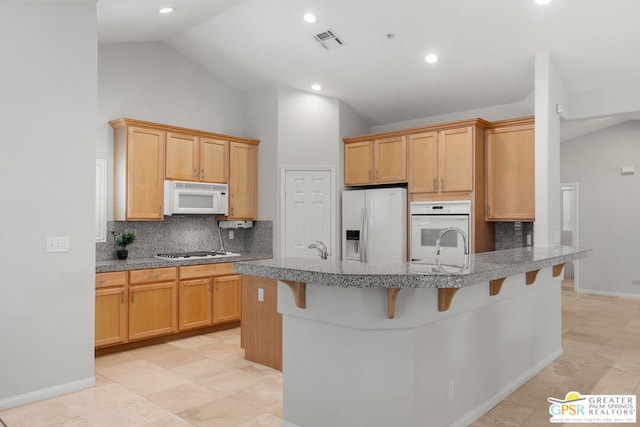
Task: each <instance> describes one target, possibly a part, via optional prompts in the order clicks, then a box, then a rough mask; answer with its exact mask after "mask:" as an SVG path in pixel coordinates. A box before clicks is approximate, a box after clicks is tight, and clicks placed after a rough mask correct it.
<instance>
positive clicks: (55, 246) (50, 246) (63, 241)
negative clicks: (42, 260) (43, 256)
mask: <svg viewBox="0 0 640 427" xmlns="http://www.w3.org/2000/svg"><path fill="white" fill-rule="evenodd" d="M47 252H69V238H68V237H47Z"/></svg>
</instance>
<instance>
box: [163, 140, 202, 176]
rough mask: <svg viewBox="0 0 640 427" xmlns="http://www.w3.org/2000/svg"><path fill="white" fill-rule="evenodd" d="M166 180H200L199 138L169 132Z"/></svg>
mask: <svg viewBox="0 0 640 427" xmlns="http://www.w3.org/2000/svg"><path fill="white" fill-rule="evenodd" d="M166 147H167V148H166V164H167V167H166V171H165V177H166V179H175V180H178V181H197V180H198V161H199V158H198V137H196V136H193V135H185V134H177V133H171V132H167V142H166Z"/></svg>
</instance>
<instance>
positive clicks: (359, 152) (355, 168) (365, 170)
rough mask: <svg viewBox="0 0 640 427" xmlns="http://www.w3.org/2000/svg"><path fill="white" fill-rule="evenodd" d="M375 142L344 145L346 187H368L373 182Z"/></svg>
mask: <svg viewBox="0 0 640 427" xmlns="http://www.w3.org/2000/svg"><path fill="white" fill-rule="evenodd" d="M372 166H373V141H364V142H354V143H350V144H345V145H344V185H366V184H371V183H372V182H373V176H372V169H373V167H372Z"/></svg>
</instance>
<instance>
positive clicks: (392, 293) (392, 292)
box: [387, 288, 400, 319]
mask: <svg viewBox="0 0 640 427" xmlns="http://www.w3.org/2000/svg"><path fill="white" fill-rule="evenodd" d="M398 292H400V288H391V289H387V305H388V307H389V319H393V318H394V317H395V316H396V298H397V297H398Z"/></svg>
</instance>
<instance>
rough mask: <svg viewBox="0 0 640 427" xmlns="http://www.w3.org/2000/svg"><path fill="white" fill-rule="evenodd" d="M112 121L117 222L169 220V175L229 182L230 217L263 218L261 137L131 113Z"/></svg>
mask: <svg viewBox="0 0 640 427" xmlns="http://www.w3.org/2000/svg"><path fill="white" fill-rule="evenodd" d="M109 124H111V126H112V127H113V129H114V132H113V138H114V183H115V184H114V189H113V195H114V196H113V199H114V220H115V221H130V220H162V219H164V216H163V203H164V185H163V181H164V180H165V179H168V180H176V181H201V182H213V183H228V184H229V213H230V215H229V218H230V219H247V220H249V219H251V220H254V219H257V216H258V207H257V206H258V201H257V200H258V199H257V198H258V190H257V188H258V143H259V141H257V140H254V139H247V138H239V137H235V136H229V135H222V134H217V133H213V132H205V131H200V130H195V129H187V128H181V127H177V126H171V125H165V124H161V123H153V122H145V121H142V120H135V119H128V118H122V119H117V120H113V121H111V122H109ZM231 147H233V149H231ZM232 212H234V213H233V214H232Z"/></svg>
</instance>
